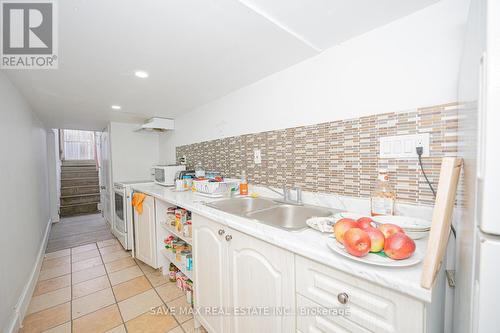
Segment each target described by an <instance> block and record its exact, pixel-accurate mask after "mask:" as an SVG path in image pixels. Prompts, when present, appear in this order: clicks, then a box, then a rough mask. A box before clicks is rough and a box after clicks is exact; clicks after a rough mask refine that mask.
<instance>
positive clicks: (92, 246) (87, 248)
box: [71, 243, 97, 254]
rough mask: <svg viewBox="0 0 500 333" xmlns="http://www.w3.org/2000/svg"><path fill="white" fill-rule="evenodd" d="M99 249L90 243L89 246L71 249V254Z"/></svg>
mask: <svg viewBox="0 0 500 333" xmlns="http://www.w3.org/2000/svg"><path fill="white" fill-rule="evenodd" d="M94 249H97V245H96V244H95V243H90V244H87V245H82V246H77V247H74V248H72V249H71V254H78V253H82V252H86V251H90V250H94Z"/></svg>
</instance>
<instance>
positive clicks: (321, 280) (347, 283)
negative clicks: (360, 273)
mask: <svg viewBox="0 0 500 333" xmlns="http://www.w3.org/2000/svg"><path fill="white" fill-rule="evenodd" d="M295 258H296V259H295V260H296V264H295V265H296V269H297V270H296V274H297V276H296V283H297V293H299V294H301V295H303V296H305V297H307V298H308V299H310V300H312V301H314V302H315V303H317V304H318V305H320V306H322V307H325V308H329V309H331V308H338V307H344V308H346V310H347V311H348V312H349V315H348V316H329V317H328V318H323V319H321V320H324V321H325V322H326V321H328V322H331V325H336V326H338V327H341V328H342V329H343V330H342V329H340V328H338V329H334V330H333V331H332V332H343V331H345V332H380V333H390V332H394V333H397V332H405V333H410V332H420V333H421V332H423V331H424V328H423V327H424V320H425V318H424V304H423V303H422V302H420V301H417V300H415V299H413V298H411V297H407V296H404V295H402V294H399V293H397V292H394V291H392V290H389V289H386V288H383V287H380V286H378V285H376V284H373V283H370V282H369V281H366V280H362V279H358V278H355V277H353V276H352V275H349V274H346V273H343V272H340V271H337V270H335V269H332V268H330V267H326V266H324V265H321V264H319V263H316V262H314V261H312V260H309V259H306V258H304V257H300V256H296V257H295ZM341 294H342V295H344V296H345V295H346V296H347V302H346V304H345V305H343V304H341V303H340V301H339V295H341ZM341 297H342V296H341ZM299 320H300V318H299ZM314 320H316V321H320V318H319V317H318V318H316V319H314ZM336 326H332V327H336ZM298 329H300V330H303V328H301V327H300V325H299V327H298ZM327 332H328V330H327Z"/></svg>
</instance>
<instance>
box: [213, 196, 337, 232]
mask: <svg viewBox="0 0 500 333" xmlns="http://www.w3.org/2000/svg"><path fill="white" fill-rule="evenodd" d="M206 205H207V206H209V207H212V208H216V209H218V210H221V211H223V212H226V213H230V214H235V215H238V216H242V217H246V218H250V219H254V220H256V221H258V222H261V223H264V224H268V225H271V226H274V227H278V228H282V229H286V230H290V231H298V230H301V229H304V228H307V224H306V221H307V219H309V218H310V217H313V216H318V217H326V216H330V215H332V214H334V213H335V212H337V211H336V210H333V209H328V208H323V207H317V206H309V205H293V204H287V203H282V202H279V201H275V200H273V199H268V198H251V197H244V198H233V199H225V200H220V201H214V202H211V203H207V204H206Z"/></svg>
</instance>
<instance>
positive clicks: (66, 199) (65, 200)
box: [61, 194, 101, 207]
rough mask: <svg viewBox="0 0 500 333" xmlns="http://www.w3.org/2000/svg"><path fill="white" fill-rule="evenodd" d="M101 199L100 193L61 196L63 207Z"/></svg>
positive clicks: (97, 201) (95, 201) (96, 201)
mask: <svg viewBox="0 0 500 333" xmlns="http://www.w3.org/2000/svg"><path fill="white" fill-rule="evenodd" d="M100 201H101V195H100V194H79V195H71V196H62V197H61V207H63V206H70V205H78V204H86V203H99V202H100Z"/></svg>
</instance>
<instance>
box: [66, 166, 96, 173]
mask: <svg viewBox="0 0 500 333" xmlns="http://www.w3.org/2000/svg"><path fill="white" fill-rule="evenodd" d="M61 171H62V172H66V171H69V172H72V171H97V167H96V166H95V165H89V166H64V165H63V166H61Z"/></svg>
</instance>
